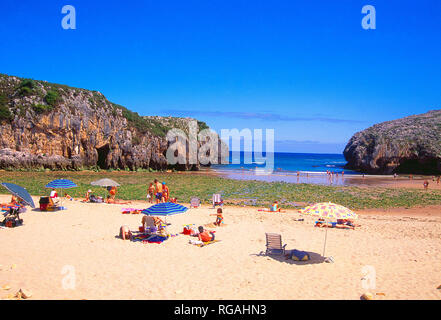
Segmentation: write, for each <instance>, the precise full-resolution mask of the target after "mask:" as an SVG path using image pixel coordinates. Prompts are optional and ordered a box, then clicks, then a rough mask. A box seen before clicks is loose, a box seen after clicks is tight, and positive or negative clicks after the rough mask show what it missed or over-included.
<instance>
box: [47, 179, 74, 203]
mask: <svg viewBox="0 0 441 320" xmlns="http://www.w3.org/2000/svg"><path fill="white" fill-rule="evenodd" d="M76 187H77V185H76V184H75V183H73V182H72V181H70V180H68V179H56V180H52V181H51V182H49V183H48V184H47V185H46V188H53V189H69V188H76ZM61 203H63V199H61Z"/></svg>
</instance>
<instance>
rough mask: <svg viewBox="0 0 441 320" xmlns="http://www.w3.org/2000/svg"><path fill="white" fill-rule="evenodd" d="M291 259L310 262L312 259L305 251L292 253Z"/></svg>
mask: <svg viewBox="0 0 441 320" xmlns="http://www.w3.org/2000/svg"><path fill="white" fill-rule="evenodd" d="M291 259H292V260H294V261H308V260H310V259H311V257H310V256H309V254H308V253H307V252H305V251H300V250H296V249H294V250H293V251H292V252H291Z"/></svg>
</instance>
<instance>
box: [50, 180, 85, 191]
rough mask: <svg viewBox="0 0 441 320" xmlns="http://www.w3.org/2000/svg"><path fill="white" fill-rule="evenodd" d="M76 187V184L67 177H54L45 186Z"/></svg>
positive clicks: (56, 187) (58, 187)
mask: <svg viewBox="0 0 441 320" xmlns="http://www.w3.org/2000/svg"><path fill="white" fill-rule="evenodd" d="M76 187H77V185H76V184H75V183H73V182H72V181H70V180H68V179H56V180H53V181H51V182H49V183H48V184H47V185H46V188H54V189H69V188H76Z"/></svg>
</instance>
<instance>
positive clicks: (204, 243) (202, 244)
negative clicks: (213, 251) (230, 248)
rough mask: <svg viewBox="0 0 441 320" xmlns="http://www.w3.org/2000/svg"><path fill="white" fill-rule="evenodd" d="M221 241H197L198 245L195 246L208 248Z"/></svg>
mask: <svg viewBox="0 0 441 320" xmlns="http://www.w3.org/2000/svg"><path fill="white" fill-rule="evenodd" d="M219 241H220V240H213V241H207V242H202V241H197V243H194V245H196V246H198V247H200V248H202V247H205V246H208V245H209V244H213V243H215V242H219ZM195 242H196V241H195ZM201 242H202V243H201Z"/></svg>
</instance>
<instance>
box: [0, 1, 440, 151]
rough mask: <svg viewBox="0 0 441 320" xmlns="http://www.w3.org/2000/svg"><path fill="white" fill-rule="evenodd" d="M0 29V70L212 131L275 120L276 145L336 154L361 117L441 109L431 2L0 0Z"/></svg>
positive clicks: (436, 20)
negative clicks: (369, 16) (68, 17)
mask: <svg viewBox="0 0 441 320" xmlns="http://www.w3.org/2000/svg"><path fill="white" fill-rule="evenodd" d="M66 4H70V5H73V6H74V7H75V9H76V27H77V29H76V30H63V29H62V27H61V19H62V18H63V16H64V15H63V14H62V13H61V8H62V6H63V5H66ZM366 4H370V5H374V6H375V8H376V30H364V29H363V28H362V27H361V20H362V18H363V14H362V13H361V8H362V7H363V6H364V5H366ZM0 36H1V42H0V48H1V50H0V72H1V73H6V74H10V75H17V76H22V77H28V78H34V79H39V80H47V81H50V82H57V83H63V84H68V85H71V86H77V87H81V88H86V89H92V90H99V91H100V92H102V93H103V94H104V95H105V96H106V97H107V98H108V99H109V100H111V101H113V102H115V103H118V104H121V105H124V106H126V107H128V108H129V109H131V110H134V111H137V112H138V113H139V114H141V115H176V116H191V117H196V118H198V119H200V120H203V121H206V122H207V123H208V124H209V125H210V126H211V127H212V128H213V129H215V130H217V131H220V129H222V128H226V129H230V128H238V129H243V128H250V129H254V128H261V129H265V128H270V129H275V138H276V151H284V152H289V151H291V152H319V153H341V152H342V150H343V148H344V146H345V144H346V143H347V141H348V139H349V138H350V137H351V136H352V134H354V133H355V132H357V131H360V130H363V129H364V128H367V127H368V126H370V125H372V124H374V123H377V122H381V121H386V120H392V119H396V118H399V117H403V116H407V115H411V114H416V113H423V112H426V111H428V110H432V109H440V108H441V77H440V75H441V1H438V0H433V1H428V0H421V1H395V0H387V1H385V0H384V1H371V0H364V1H358V0H340V1H310V0H309V1H306V0H304V1H295V0H289V1H268V0H266V1H259V0H255V1H248V0H235V1H229V0H219V1H218V0H210V1H208V0H199V1H193V0H190V1H132V0H131V1H125V2H123V1H74V0H72V1H71V0H69V1H67V0H66V1H20V2H15V1H2V2H1V3H0Z"/></svg>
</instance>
